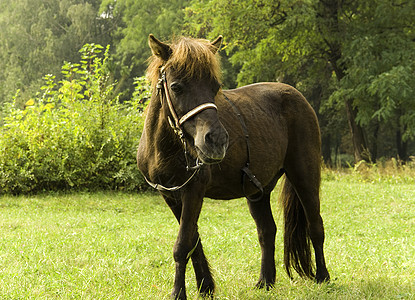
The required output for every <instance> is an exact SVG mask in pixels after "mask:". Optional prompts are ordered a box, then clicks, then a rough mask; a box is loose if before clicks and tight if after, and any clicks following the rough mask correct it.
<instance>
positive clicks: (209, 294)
mask: <svg viewBox="0 0 415 300" xmlns="http://www.w3.org/2000/svg"><path fill="white" fill-rule="evenodd" d="M214 292H215V283H214V282H213V280H204V281H203V282H202V284H201V285H200V286H199V294H200V295H201V296H202V298H204V299H213V294H214Z"/></svg>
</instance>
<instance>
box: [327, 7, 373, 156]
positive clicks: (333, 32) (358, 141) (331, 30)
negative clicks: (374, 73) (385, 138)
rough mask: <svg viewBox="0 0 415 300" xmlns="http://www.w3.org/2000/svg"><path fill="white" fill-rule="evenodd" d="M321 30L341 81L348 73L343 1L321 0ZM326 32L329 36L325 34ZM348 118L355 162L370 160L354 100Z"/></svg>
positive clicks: (349, 104) (333, 65) (348, 100)
mask: <svg viewBox="0 0 415 300" xmlns="http://www.w3.org/2000/svg"><path fill="white" fill-rule="evenodd" d="M319 4H320V11H319V14H320V17H322V19H323V21H322V23H321V26H322V27H325V28H321V32H322V33H323V40H324V41H325V43H326V46H327V47H328V51H327V54H328V57H327V58H328V61H329V62H330V64H331V66H332V68H333V71H334V73H335V74H336V77H337V80H338V81H340V80H341V79H342V78H343V77H344V76H345V74H346V72H345V71H346V67H345V66H344V64H342V63H341V58H342V50H341V41H340V40H339V38H336V37H341V36H342V34H341V32H339V26H338V23H339V19H338V18H339V10H341V6H342V2H341V1H320V2H319ZM324 33H325V34H327V35H328V36H324ZM345 104H346V111H347V119H348V121H349V127H350V132H351V134H352V140H353V149H354V159H355V162H358V161H361V160H365V161H370V151H369V148H368V147H367V142H366V139H365V136H364V132H363V128H362V127H361V126H360V125H359V124H357V122H356V116H357V112H358V110H357V108H356V107H353V100H350V99H347V100H346V103H345Z"/></svg>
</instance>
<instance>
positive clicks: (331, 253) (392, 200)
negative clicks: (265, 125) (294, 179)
mask: <svg viewBox="0 0 415 300" xmlns="http://www.w3.org/2000/svg"><path fill="white" fill-rule="evenodd" d="M277 196H278V194H277V192H275V194H274V195H273V198H274V201H273V209H274V214H275V217H276V220H277V222H278V224H279V226H278V227H279V229H280V228H282V226H281V219H282V218H281V213H280V210H279V208H278V204H277V201H276V198H277ZM0 214H1V216H0V299H168V296H169V294H170V291H171V288H172V284H173V275H174V263H173V258H172V246H173V243H174V241H175V238H176V232H177V229H178V225H177V224H176V222H175V220H174V218H173V215H172V213H171V212H170V211H169V209H168V208H167V206H166V205H165V204H164V203H163V202H162V200H161V198H160V197H159V196H155V195H153V194H146V195H131V194H116V193H95V194H88V193H77V194H72V195H42V196H30V197H29V196H20V197H8V196H3V197H0ZM322 215H323V218H324V220H325V226H326V244H325V248H326V260H327V264H328V268H329V271H330V273H331V276H332V281H331V282H330V283H328V284H323V285H317V284H314V283H313V282H311V281H308V280H302V279H299V278H295V280H294V281H290V280H289V279H288V278H287V276H286V275H285V273H284V269H283V265H282V249H283V245H282V230H279V231H278V235H277V242H276V244H277V251H276V261H277V283H276V285H275V288H274V289H273V290H271V291H268V292H267V291H264V290H256V289H254V288H253V286H254V284H255V283H256V281H257V278H258V275H259V268H260V249H259V245H258V242H257V236H256V229H255V225H254V222H253V220H252V219H251V217H250V215H249V212H248V209H247V206H246V203H245V200H242V199H240V200H233V201H228V202H222V201H212V200H206V201H205V204H204V208H203V210H202V214H201V217H200V222H199V225H200V233H201V237H202V240H203V243H204V248H205V251H206V254H207V256H208V259H209V261H210V263H211V265H212V269H213V272H214V276H215V279H216V283H217V293H216V299H415V183H387V182H382V183H366V182H353V181H351V180H343V179H341V177H340V179H339V178H336V180H334V179H333V178H332V179H331V180H325V181H323V184H322ZM187 288H188V296H189V298H190V299H196V298H197V292H196V284H195V279H194V274H193V270H192V267H191V264H189V266H188V271H187Z"/></svg>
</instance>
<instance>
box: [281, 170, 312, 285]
mask: <svg viewBox="0 0 415 300" xmlns="http://www.w3.org/2000/svg"><path fill="white" fill-rule="evenodd" d="M280 201H281V203H282V206H283V210H284V264H285V270H286V271H287V274H288V276H289V277H290V278H292V276H291V268H293V269H294V270H295V271H297V273H298V274H299V275H300V276H301V277H308V278H314V270H313V263H312V259H311V248H310V246H311V242H310V233H309V229H308V224H307V219H306V215H305V212H304V208H303V206H302V204H301V202H300V199H299V198H298V195H297V193H296V192H295V190H294V187H293V186H292V184H291V182H290V181H289V179H288V178H287V177H286V176H285V180H284V186H283V189H282V192H281V195H280Z"/></svg>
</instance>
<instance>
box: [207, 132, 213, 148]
mask: <svg viewBox="0 0 415 300" xmlns="http://www.w3.org/2000/svg"><path fill="white" fill-rule="evenodd" d="M205 143H206V144H209V145H210V144H212V143H213V134H212V132H211V131H209V132H208V133H206V134H205Z"/></svg>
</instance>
